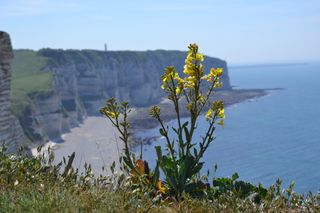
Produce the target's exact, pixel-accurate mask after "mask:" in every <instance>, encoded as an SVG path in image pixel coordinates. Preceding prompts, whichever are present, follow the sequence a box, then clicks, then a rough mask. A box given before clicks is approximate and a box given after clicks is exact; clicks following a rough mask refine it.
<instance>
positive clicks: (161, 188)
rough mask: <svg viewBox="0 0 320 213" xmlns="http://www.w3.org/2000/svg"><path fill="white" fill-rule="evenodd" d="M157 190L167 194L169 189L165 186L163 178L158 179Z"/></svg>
mask: <svg viewBox="0 0 320 213" xmlns="http://www.w3.org/2000/svg"><path fill="white" fill-rule="evenodd" d="M157 190H158V192H160V193H161V194H166V191H167V189H166V188H165V186H164V184H163V182H162V181H161V180H158V181H157Z"/></svg>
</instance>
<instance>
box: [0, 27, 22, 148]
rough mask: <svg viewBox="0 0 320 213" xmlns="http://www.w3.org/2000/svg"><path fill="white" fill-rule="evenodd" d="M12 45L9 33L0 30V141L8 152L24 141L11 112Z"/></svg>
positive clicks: (18, 125)
mask: <svg viewBox="0 0 320 213" xmlns="http://www.w3.org/2000/svg"><path fill="white" fill-rule="evenodd" d="M12 59H13V51H12V45H11V40H10V37H9V35H8V34H7V33H6V32H2V31H0V143H5V144H6V146H7V148H8V152H14V151H15V150H16V149H17V148H19V147H20V146H21V145H22V144H23V142H24V134H23V131H22V128H21V126H20V123H19V121H18V119H17V118H16V117H15V116H14V115H13V114H12V113H11V96H10V91H11V89H10V86H11V76H12V70H11V62H12Z"/></svg>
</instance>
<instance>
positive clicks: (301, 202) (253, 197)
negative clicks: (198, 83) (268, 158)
mask: <svg viewBox="0 0 320 213" xmlns="http://www.w3.org/2000/svg"><path fill="white" fill-rule="evenodd" d="M73 158H74V154H72V155H71V156H69V158H67V159H65V160H64V161H63V162H61V163H59V164H58V165H54V164H53V159H54V156H53V153H52V152H51V151H50V150H49V154H48V155H47V157H45V156H44V155H42V156H38V157H37V158H33V157H31V158H30V157H25V156H23V155H19V154H18V155H9V154H6V153H5V148H4V147H3V148H2V149H1V150H0V206H1V208H0V212H319V211H320V206H319V202H320V195H312V194H308V195H307V196H303V195H299V194H296V193H295V192H294V191H293V185H292V186H291V187H289V188H288V189H283V190H281V182H280V181H277V182H276V183H275V184H274V185H272V186H270V187H269V188H268V189H264V188H263V187H262V186H254V185H252V184H250V183H246V182H243V181H238V180H237V178H238V176H237V174H235V175H233V177H231V178H214V179H213V180H212V182H211V183H210V187H209V188H208V189H207V190H206V193H205V195H204V196H201V197H191V196H190V195H187V194H184V195H183V196H182V199H181V200H180V201H177V200H175V199H174V198H170V197H168V198H166V199H161V197H159V196H154V194H152V192H150V191H149V189H148V188H139V190H137V188H136V187H135V190H134V188H133V187H132V184H131V183H132V182H130V175H128V174H125V173H117V172H115V171H114V170H113V168H110V169H111V171H113V172H112V175H109V176H107V175H105V176H99V177H94V175H93V173H92V171H91V168H90V166H89V165H85V168H86V169H85V172H84V173H81V174H79V172H78V170H77V169H75V168H73V167H72V161H73Z"/></svg>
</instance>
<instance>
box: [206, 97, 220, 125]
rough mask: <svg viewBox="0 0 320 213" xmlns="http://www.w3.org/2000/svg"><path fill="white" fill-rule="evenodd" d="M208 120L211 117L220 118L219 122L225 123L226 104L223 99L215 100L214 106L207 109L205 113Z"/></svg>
mask: <svg viewBox="0 0 320 213" xmlns="http://www.w3.org/2000/svg"><path fill="white" fill-rule="evenodd" d="M205 117H206V119H207V120H211V119H220V120H219V122H218V124H219V125H223V124H224V118H225V114H224V104H223V102H222V101H215V102H213V104H212V106H211V107H210V109H209V110H208V111H207V113H206V115H205Z"/></svg>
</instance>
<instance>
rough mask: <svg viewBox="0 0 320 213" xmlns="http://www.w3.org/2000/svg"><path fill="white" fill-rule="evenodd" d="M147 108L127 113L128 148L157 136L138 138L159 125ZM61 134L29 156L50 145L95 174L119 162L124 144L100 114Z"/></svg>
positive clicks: (225, 95) (246, 97)
mask: <svg viewBox="0 0 320 213" xmlns="http://www.w3.org/2000/svg"><path fill="white" fill-rule="evenodd" d="M273 90H279V89H278V88H275V89H255V90H254V89H249V90H232V91H219V92H217V93H216V94H215V100H216V99H222V100H223V101H224V103H225V107H230V106H233V105H235V104H237V103H241V102H245V101H250V100H254V99H258V98H260V97H263V96H266V95H268V94H270V92H269V91H273ZM159 105H160V107H161V108H162V109H165V110H162V117H163V119H164V121H165V122H168V121H170V120H174V119H175V112H174V109H173V108H172V106H170V103H168V102H167V101H162V102H161V103H160V104H159ZM182 105H183V104H182ZM149 108H150V107H143V108H133V111H132V115H131V116H129V122H131V123H132V129H131V130H132V138H131V141H132V143H131V144H130V146H131V148H135V147H137V145H140V144H141V142H142V143H143V144H151V143H152V142H154V141H156V140H157V139H158V138H157V137H150V138H138V137H137V133H138V132H141V131H145V130H149V129H152V128H155V127H157V126H158V123H157V122H155V120H154V119H153V118H151V117H150V116H149ZM187 115H188V114H187V112H186V110H185V111H182V117H184V118H185V117H188V116H187ZM61 137H62V139H63V140H64V142H54V141H49V142H47V143H45V144H44V145H43V147H42V149H41V151H40V153H38V152H37V148H32V149H31V151H32V155H33V156H37V155H39V154H43V153H45V152H46V151H47V150H48V148H49V147H51V148H52V150H53V152H54V154H55V162H56V163H59V162H60V161H61V160H62V159H63V157H67V156H68V155H70V154H71V153H73V152H75V153H76V157H75V160H74V162H73V165H74V167H75V168H78V169H79V171H80V172H83V171H84V167H83V165H84V163H85V162H86V163H88V164H90V165H91V166H92V169H93V171H94V174H97V175H98V174H102V173H108V172H109V171H108V170H109V168H110V166H111V164H112V163H113V162H116V165H117V168H119V163H118V162H119V157H120V153H121V151H122V148H123V145H122V143H121V141H120V139H119V134H118V133H117V132H116V129H115V128H114V127H113V126H112V124H111V122H110V121H108V120H107V119H106V118H103V117H101V116H90V117H87V118H86V119H85V120H84V122H83V123H82V124H81V125H80V126H78V127H75V128H72V129H71V131H70V132H68V133H65V134H63V135H62V136H61ZM103 167H104V168H105V170H104V171H103V170H102V168H103ZM106 169H107V171H106Z"/></svg>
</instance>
